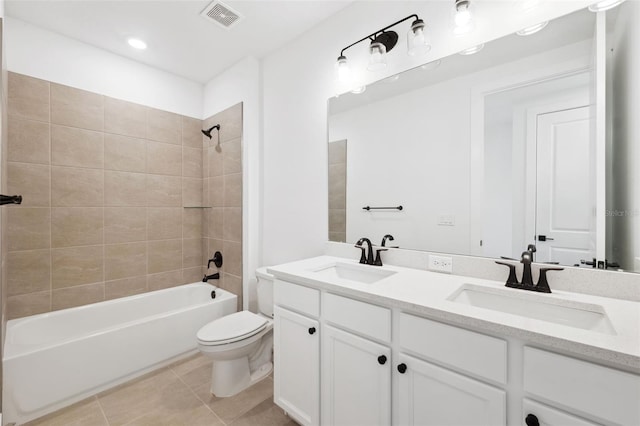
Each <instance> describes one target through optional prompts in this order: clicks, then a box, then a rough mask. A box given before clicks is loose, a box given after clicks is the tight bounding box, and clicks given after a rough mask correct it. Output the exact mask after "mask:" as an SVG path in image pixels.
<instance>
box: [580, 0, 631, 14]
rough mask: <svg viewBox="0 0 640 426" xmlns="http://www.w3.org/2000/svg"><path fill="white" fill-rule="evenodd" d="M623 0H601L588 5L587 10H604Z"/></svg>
mask: <svg viewBox="0 0 640 426" xmlns="http://www.w3.org/2000/svg"><path fill="white" fill-rule="evenodd" d="M622 2H624V0H602V1H599V2H597V3H594V4H592V5H591V6H589V10H590V11H592V12H604V11H605V10H609V9H613V8H614V7H616V6H618V5H619V4H621V3H622Z"/></svg>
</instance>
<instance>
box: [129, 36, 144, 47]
mask: <svg viewBox="0 0 640 426" xmlns="http://www.w3.org/2000/svg"><path fill="white" fill-rule="evenodd" d="M127 43H129V46H131V47H133V48H134V49H139V50H144V49H146V48H147V43H145V42H144V41H143V40H140V39H139V38H130V39H128V40H127Z"/></svg>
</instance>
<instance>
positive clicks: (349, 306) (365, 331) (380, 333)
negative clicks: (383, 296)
mask: <svg viewBox="0 0 640 426" xmlns="http://www.w3.org/2000/svg"><path fill="white" fill-rule="evenodd" d="M322 314H323V317H324V318H325V319H326V320H327V321H329V322H331V323H333V324H335V325H338V326H340V327H343V328H345V329H347V330H351V331H355V332H356V333H360V334H362V335H364V336H369V337H372V338H374V339H377V340H379V341H382V342H387V343H388V342H390V341H391V310H390V309H387V308H382V307H380V306H376V305H371V304H369V303H365V302H360V301H358V300H353V299H349V298H347V297H342V296H336V295H335V294H331V293H325V294H324V298H323V303H322Z"/></svg>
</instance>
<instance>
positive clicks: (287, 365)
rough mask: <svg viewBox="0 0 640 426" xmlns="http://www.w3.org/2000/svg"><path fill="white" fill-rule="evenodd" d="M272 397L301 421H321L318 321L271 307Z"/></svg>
mask: <svg viewBox="0 0 640 426" xmlns="http://www.w3.org/2000/svg"><path fill="white" fill-rule="evenodd" d="M273 322H274V332H273V337H274V349H273V358H274V370H273V379H274V390H273V392H274V395H273V399H274V401H275V403H276V404H278V405H279V406H280V407H281V408H282V409H283V410H285V411H286V412H287V413H288V414H289V416H290V417H292V418H293V419H295V420H296V421H297V422H298V423H300V424H301V425H318V424H320V418H319V415H320V339H319V337H318V335H319V324H318V321H315V320H312V319H310V318H307V317H305V316H303V315H299V314H296V313H293V312H291V311H288V310H286V309H282V308H280V307H279V306H276V307H275V308H274V315H273Z"/></svg>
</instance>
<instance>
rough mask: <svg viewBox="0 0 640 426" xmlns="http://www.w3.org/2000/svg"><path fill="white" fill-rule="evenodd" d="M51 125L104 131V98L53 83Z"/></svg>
mask: <svg viewBox="0 0 640 426" xmlns="http://www.w3.org/2000/svg"><path fill="white" fill-rule="evenodd" d="M51 123H55V124H61V125H63V126H71V127H80V128H83V129H90V130H98V131H102V130H103V129H104V97H103V96H102V95H98V94H97V93H92V92H87V91H86V90H80V89H76V88H73V87H69V86H63V85H60V84H56V83H51Z"/></svg>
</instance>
